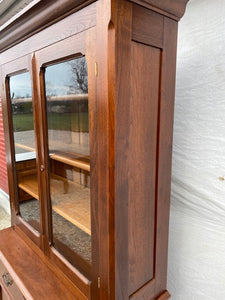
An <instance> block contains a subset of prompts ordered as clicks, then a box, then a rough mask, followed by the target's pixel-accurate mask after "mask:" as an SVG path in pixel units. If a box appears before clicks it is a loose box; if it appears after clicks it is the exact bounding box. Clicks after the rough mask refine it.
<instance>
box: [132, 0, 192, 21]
mask: <svg viewBox="0 0 225 300" xmlns="http://www.w3.org/2000/svg"><path fill="white" fill-rule="evenodd" d="M130 1H131V2H134V3H137V4H139V5H142V6H144V7H147V8H149V9H151V10H154V11H156V12H159V13H161V14H163V15H165V16H168V17H170V18H172V19H174V20H176V21H179V20H180V18H182V16H183V15H184V12H185V9H186V5H187V2H188V1H189V0H130Z"/></svg>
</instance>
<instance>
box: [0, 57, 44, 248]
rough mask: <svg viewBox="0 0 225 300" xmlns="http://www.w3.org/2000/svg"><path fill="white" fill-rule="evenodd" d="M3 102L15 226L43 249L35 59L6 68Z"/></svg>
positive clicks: (22, 61)
mask: <svg viewBox="0 0 225 300" xmlns="http://www.w3.org/2000/svg"><path fill="white" fill-rule="evenodd" d="M1 73H2V87H3V89H2V100H3V111H4V117H5V125H6V126H5V128H6V133H5V136H6V149H10V152H9V153H8V162H9V163H8V174H9V191H10V198H11V205H12V208H13V209H12V218H13V224H16V225H17V226H18V227H20V229H22V230H23V231H25V232H26V234H27V235H28V236H29V237H30V238H31V239H32V240H33V241H34V242H35V243H36V244H37V245H38V246H40V247H42V245H41V236H42V235H43V227H42V218H41V214H40V211H41V202H40V201H39V200H40V197H39V190H40V184H39V180H38V178H39V177H40V168H39V167H38V162H39V153H40V151H39V147H38V144H39V141H38V137H37V135H35V130H36V129H37V127H38V124H37V123H36V117H35V115H36V112H37V105H36V99H35V95H34V93H33V80H32V78H33V77H32V67H31V56H30V55H28V56H25V57H23V58H20V59H18V60H16V61H13V62H12V63H7V64H5V65H3V66H2V69H1Z"/></svg>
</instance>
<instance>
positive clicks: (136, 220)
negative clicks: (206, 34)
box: [115, 4, 177, 300]
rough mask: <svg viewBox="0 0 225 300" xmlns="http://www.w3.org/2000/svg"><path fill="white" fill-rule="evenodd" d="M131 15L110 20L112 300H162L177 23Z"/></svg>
mask: <svg viewBox="0 0 225 300" xmlns="http://www.w3.org/2000/svg"><path fill="white" fill-rule="evenodd" d="M131 10H132V14H131V15H130V11H129V12H127V15H128V14H129V16H131V20H132V21H131V22H130V23H129V24H128V23H123V22H122V21H120V18H121V19H122V17H123V20H124V19H125V17H124V16H123V15H122V13H121V14H120V15H119V16H118V21H117V38H118V40H117V51H116V59H117V60H116V61H117V63H118V69H117V72H116V74H117V80H116V82H117V83H118V84H117V86H116V91H117V94H116V100H115V108H116V114H115V128H116V131H115V132H116V135H115V141H116V143H115V164H116V165H115V205H116V206H115V221H116V225H115V230H116V235H115V237H116V242H115V245H116V252H115V254H116V273H115V274H116V299H118V300H120V299H121V300H122V299H132V300H139V299H143V300H144V299H146V300H155V299H163V300H165V299H168V298H169V297H170V295H169V293H168V292H167V291H166V278H167V252H168V226H169V206H170V181H171V155H172V133H173V132H172V131H173V111H174V90H175V69H176V41H177V22H176V21H174V20H172V19H169V18H167V17H165V16H162V15H161V14H158V13H156V12H153V11H151V10H148V9H147V8H143V7H141V6H139V5H136V4H131ZM129 25H130V26H131V27H129ZM129 29H131V31H130V40H129V41H128V38H129ZM124 32H125V33H126V34H125V35H123V33H124ZM127 72H129V77H127ZM122 175H123V176H122Z"/></svg>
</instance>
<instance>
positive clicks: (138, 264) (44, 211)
mask: <svg viewBox="0 0 225 300" xmlns="http://www.w3.org/2000/svg"><path fill="white" fill-rule="evenodd" d="M69 2H70V1H67V0H57V1H55V4H54V5H53V4H52V3H53V2H52V1H49V4H44V1H40V4H39V6H37V7H36V8H34V9H33V10H31V12H30V14H29V13H28V12H27V15H25V16H24V18H23V19H22V18H19V19H18V20H17V21H15V23H13V24H11V25H9V26H8V27H6V28H5V30H4V31H3V32H2V33H0V37H1V36H2V37H3V35H4V34H5V33H7V32H8V33H10V34H9V36H8V37H7V38H5V37H4V39H2V44H1V45H0V49H2V50H3V49H8V50H6V51H4V52H2V54H1V57H2V59H3V60H4V65H3V67H2V68H1V74H2V75H1V76H2V79H1V80H2V83H3V85H4V84H5V80H6V78H7V76H8V75H9V74H14V73H16V72H18V71H22V70H29V72H30V74H31V75H32V76H31V78H32V82H33V99H35V100H34V111H35V112H34V114H35V130H36V153H37V166H38V168H37V175H36V174H34V173H33V174H32V168H31V167H30V170H27V171H25V168H22V169H21V170H20V171H24V172H27V173H26V174H25V173H24V174H25V175H26V176H25V177H24V178H23V179H21V178H22V177H21V176H18V179H19V185H20V188H21V190H23V191H27V192H28V193H30V195H32V196H34V197H35V198H38V199H39V202H40V207H41V224H40V236H38V235H36V237H35V238H34V234H33V236H32V235H30V233H29V232H31V231H32V230H31V228H30V227H31V226H30V227H29V226H28V225H26V223H25V222H23V221H22V220H21V219H20V217H18V213H19V208H18V196H17V191H16V189H17V176H16V173H15V170H14V166H15V160H14V149H13V143H12V141H13V136H12V133H11V132H12V122H11V121H10V118H9V117H5V128H6V137H7V142H6V145H7V151H8V172H9V179H10V181H11V182H10V197H11V207H12V215H13V225H14V226H15V230H16V233H17V234H19V236H21V237H22V239H24V240H26V243H27V244H29V247H30V248H29V249H30V250H29V251H31V253H38V256H39V257H41V258H42V260H43V261H44V264H46V266H48V267H49V266H51V267H50V269H51V271H52V272H53V273H54V272H55V271H56V270H57V271H56V273H57V274H60V275H58V276H59V278H60V279H61V276H62V274H64V275H63V278H64V281H62V282H64V283H65V284H66V285H67V284H68V282H67V278H69V281H70V283H71V285H69V284H68V287H69V291H75V294H76V293H78V296H77V299H83V298H82V297H85V298H87V299H93V300H99V299H101V300H105V299H108V300H114V299H117V300H124V299H132V300H139V299H143V300H144V299H146V300H147V299H148V300H149V299H150V300H156V299H160V300H164V299H168V298H169V296H170V295H169V293H168V292H167V291H166V273H167V249H168V221H169V203H170V202H169V199H170V180H171V177H170V176H171V149H172V128H173V107H174V85H175V66H176V65H175V63H176V39H177V20H178V19H179V18H180V17H181V16H182V15H183V13H184V10H185V5H186V3H187V0H171V1H170V0H165V1H155V0H145V1H143V0H130V1H128V0H127V1H124V0H111V1H108V0H99V1H97V2H94V3H92V4H91V5H90V6H88V4H89V3H90V2H93V1H88V2H84V1H74V2H73V3H71V2H70V3H69ZM51 4H52V5H51ZM45 5H46V6H45ZM48 5H49V6H48ZM70 5H71V6H70ZM80 5H81V6H80ZM42 6H43V7H42ZM83 6H85V7H84V8H83V9H81V10H79V11H77V12H75V11H76V10H78V9H79V8H80V7H83ZM38 7H39V8H38ZM41 7H42V8H41ZM44 7H48V9H46V10H44V9H43V8H44ZM50 7H51V8H52V9H53V13H52V15H51V16H50V17H49V20H47V17H46V16H47V13H48V12H49V8H50ZM69 7H70V8H71V12H70V13H71V14H70V13H69V9H68V8H69ZM39 9H40V11H39ZM32 12H36V13H37V15H36V18H35V20H33V19H32ZM72 13H73V14H72ZM68 14H70V15H69V16H68V17H65V16H67V15H68ZM41 18H43V23H42V22H41V23H40V22H39V21H40V20H41ZM22 20H23V22H24V24H22V23H23V22H22ZM21 22H22V23H21ZM32 22H33V24H32ZM38 22H39V23H38ZM53 23H54V24H53ZM15 24H17V26H18V31H16V30H15V32H14V31H13V29H15ZM38 24H39V25H38ZM71 24H72V25H71ZM31 25H32V26H31ZM50 25H51V26H50ZM29 26H30V28H29ZM43 28H45V29H43ZM42 29H43V30H42ZM22 32H23V33H22ZM15 34H18V37H15ZM19 42H20V43H19ZM10 47H11V48H10ZM29 53H33V54H32V55H30V54H29ZM81 55H85V57H86V59H87V64H88V84H89V91H90V93H89V127H90V161H88V160H85V159H84V160H82V159H80V158H76V157H72V156H70V155H69V154H68V153H54V154H52V155H51V156H50V158H51V159H50V163H49V154H48V142H47V133H48V130H47V129H48V126H47V118H46V99H45V83H44V69H45V67H46V66H49V65H51V64H54V63H55V62H57V63H58V62H60V61H65V60H66V59H68V58H74V57H77V56H81ZM20 57H21V58H20ZM6 82H7V80H6ZM1 93H2V98H3V102H5V103H4V107H5V108H4V115H5V116H7V115H8V116H10V113H11V108H10V107H9V104H7V98H9V90H8V87H7V84H6V93H5V92H4V91H1ZM57 101H58V100H57ZM27 150H29V149H27ZM50 167H51V168H53V169H54V172H52V173H54V178H55V179H56V178H57V180H58V179H61V187H59V184H57V185H55V186H54V189H56V190H57V192H59V189H60V192H59V193H67V192H68V188H69V186H68V182H66V181H65V174H66V172H67V171H69V172H72V170H75V169H76V171H77V169H80V173H79V176H81V178H82V182H83V183H84V185H85V186H86V187H88V186H90V193H91V203H90V213H89V212H88V213H89V214H91V239H92V264H91V267H90V268H89V266H86V265H85V264H84V263H83V267H82V260H79V258H78V257H77V256H76V255H73V254H72V253H71V252H70V250H69V249H65V247H64V246H63V245H61V246H62V248H64V250H62V253H63V251H65V253H67V254H66V255H67V256H68V257H70V261H74V262H75V265H76V261H77V268H76V267H74V266H72V265H71V264H70V263H69V261H68V260H67V259H65V257H63V255H62V254H60V253H59V252H58V251H57V250H56V249H54V247H52V246H51V244H52V242H53V234H52V232H53V231H52V217H51V202H50V189H49V186H50V182H51V176H50ZM73 168H74V169H73ZM89 172H90V176H89ZM35 176H36V177H35ZM35 181H36V184H34V182H35ZM71 181H72V180H71ZM70 184H71V183H70V182H69V185H70ZM73 184H74V182H72V185H73ZM38 190H39V191H40V193H39V196H38V193H37V191H38ZM20 196H21V197H25V195H24V194H23V195H21V194H20ZM28 198H29V197H28ZM86 204H87V203H86ZM86 204H85V205H84V206H83V207H82V206H81V207H80V212H82V210H83V209H84V210H86V211H87V209H86V208H85V207H86ZM65 205H67V204H66V203H64V204H63V206H65ZM57 206H58V208H59V207H60V208H59V210H58V213H59V214H61V215H63V214H64V208H63V206H62V203H57V204H56V206H55V207H54V205H53V206H52V207H53V209H55V210H56V209H57ZM73 206H74V201H73V204H72V203H71V202H69V203H68V208H69V210H67V212H68V211H70V213H72V214H73ZM88 206H89V204H88ZM82 215H83V214H82ZM84 215H85V214H84ZM64 217H65V218H67V219H69V220H70V221H72V222H73V219H79V216H72V217H71V216H68V215H67V216H66V215H64ZM70 217H71V219H70ZM82 222H83V221H82ZM83 225H84V224H83ZM83 225H82V226H83ZM84 227H85V228H86V229H87V230H90V225H88V226H87V225H84ZM82 229H84V228H82ZM84 230H85V229H84ZM87 230H86V232H87ZM27 236H29V238H28V237H27ZM30 239H31V240H35V241H36V244H37V245H38V247H40V249H39V248H38V249H39V251H37V250H35V249H36V248H35V247H33V246H32V242H31V241H30ZM59 244H60V241H59ZM12 251H13V250H12ZM29 251H28V252H29ZM28 252H26V253H28ZM23 257H24V256H23ZM31 257H32V254H31ZM32 259H33V258H31V260H32ZM21 260H22V258H21ZM78 261H79V262H78ZM59 270H60V271H59ZM20 271H21V272H22V268H21V269H20ZM24 272H25V273H28V274H29V272H27V270H26V266H25V267H24ZM82 272H83V274H82ZM24 276H26V275H23V276H22V278H24ZM85 276H86V277H85ZM65 278H66V279H65ZM39 283H40V282H39ZM39 283H38V284H39ZM54 284H56V283H54ZM39 286H40V285H39ZM44 286H45V285H44ZM36 288H37V285H36ZM59 288H60V289H61V287H59ZM34 289H35V287H34ZM62 289H63V287H62ZM31 290H32V289H31ZM79 291H80V292H79ZM29 292H30V290H29ZM59 293H60V292H59ZM79 293H80V294H79ZM84 295H85V296H84ZM75 299H76V298H75Z"/></svg>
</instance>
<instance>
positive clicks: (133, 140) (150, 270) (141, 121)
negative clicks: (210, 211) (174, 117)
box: [129, 42, 161, 295]
mask: <svg viewBox="0 0 225 300" xmlns="http://www.w3.org/2000/svg"><path fill="white" fill-rule="evenodd" d="M131 53H132V54H131V87H132V88H131V91H132V98H131V103H130V122H131V126H130V151H129V158H130V167H129V181H130V185H129V294H130V295H131V294H133V293H134V292H135V291H136V290H138V289H139V288H140V287H142V286H143V285H145V284H146V283H147V282H148V281H150V280H151V279H152V278H153V276H154V255H155V253H154V247H155V241H154V237H155V219H156V216H155V202H156V171H157V170H156V167H157V129H158V106H159V75H160V57H161V51H160V50H159V49H157V48H153V47H149V46H145V45H142V44H139V43H135V42H133V43H132V47H131ZM147 74H148V75H147Z"/></svg>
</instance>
